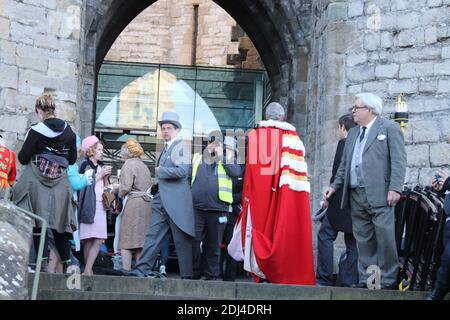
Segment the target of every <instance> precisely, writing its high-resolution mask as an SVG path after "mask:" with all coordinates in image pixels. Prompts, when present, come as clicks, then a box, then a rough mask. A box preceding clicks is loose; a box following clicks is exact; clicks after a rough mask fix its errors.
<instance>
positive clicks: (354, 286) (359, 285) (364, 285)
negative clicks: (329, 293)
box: [352, 282, 367, 289]
mask: <svg viewBox="0 0 450 320" xmlns="http://www.w3.org/2000/svg"><path fill="white" fill-rule="evenodd" d="M352 288H355V289H367V284H365V283H362V282H360V283H355V284H353V285H352Z"/></svg>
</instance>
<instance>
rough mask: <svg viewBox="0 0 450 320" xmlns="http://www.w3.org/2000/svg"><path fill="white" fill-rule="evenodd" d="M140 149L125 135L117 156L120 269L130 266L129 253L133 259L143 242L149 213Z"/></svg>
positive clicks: (147, 173) (148, 180)
mask: <svg viewBox="0 0 450 320" xmlns="http://www.w3.org/2000/svg"><path fill="white" fill-rule="evenodd" d="M143 153H144V150H143V149H142V147H141V145H140V144H139V142H137V141H136V140H134V139H128V140H127V142H126V144H124V145H123V146H122V149H121V156H122V158H123V159H124V160H125V163H124V165H123V166H122V170H121V172H120V180H119V182H120V184H119V189H118V195H119V197H120V198H122V200H123V203H124V208H123V211H122V217H121V223H120V236H119V249H120V252H121V255H122V269H123V270H126V271H128V270H130V269H131V260H132V256H133V255H134V258H135V259H136V261H137V260H138V258H139V255H140V253H141V250H142V247H143V246H144V240H145V235H146V233H147V228H148V225H149V224H150V219H151V216H152V208H151V198H150V187H151V186H152V177H151V173H150V170H149V169H148V167H147V166H146V165H145V164H144V162H143V161H142V160H141V158H140V157H141V155H142V154H143Z"/></svg>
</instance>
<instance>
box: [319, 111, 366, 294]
mask: <svg viewBox="0 0 450 320" xmlns="http://www.w3.org/2000/svg"><path fill="white" fill-rule="evenodd" d="M354 126H356V123H354V122H353V117H352V115H351V114H345V115H343V116H342V117H340V118H339V135H340V137H341V140H339V142H338V145H337V149H336V154H335V156H334V162H333V170H332V177H331V180H330V183H333V181H334V178H335V176H336V172H337V170H338V168H339V164H340V163H341V158H342V152H343V151H344V145H345V139H346V138H347V134H348V131H349V130H350V129H351V128H353V127H354ZM341 197H342V189H341V188H340V189H338V190H337V191H336V193H335V194H334V195H333V196H332V198H330V199H329V202H328V201H327V200H325V201H324V205H323V207H328V210H327V213H326V215H325V216H324V217H323V219H322V224H321V226H320V230H319V232H318V233H317V240H318V241H317V249H318V254H317V272H316V283H317V284H318V285H320V286H333V285H334V281H333V265H334V263H333V260H334V259H333V243H334V241H335V240H336V237H337V235H338V233H339V232H340V231H341V232H344V240H345V248H346V249H345V251H344V252H343V253H342V255H341V258H340V261H339V273H338V281H337V283H339V284H340V285H341V286H343V287H350V286H351V285H353V284H355V283H357V282H358V250H357V248H356V240H355V237H354V236H353V231H352V218H351V216H350V210H349V209H348V208H345V209H341V208H340V199H341Z"/></svg>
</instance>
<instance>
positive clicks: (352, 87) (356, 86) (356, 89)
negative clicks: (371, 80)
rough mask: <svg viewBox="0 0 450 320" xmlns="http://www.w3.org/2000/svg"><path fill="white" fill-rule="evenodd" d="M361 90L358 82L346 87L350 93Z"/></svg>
mask: <svg viewBox="0 0 450 320" xmlns="http://www.w3.org/2000/svg"><path fill="white" fill-rule="evenodd" d="M361 92H362V85H360V84H357V85H353V86H348V87H347V93H348V94H350V95H353V94H357V93H361Z"/></svg>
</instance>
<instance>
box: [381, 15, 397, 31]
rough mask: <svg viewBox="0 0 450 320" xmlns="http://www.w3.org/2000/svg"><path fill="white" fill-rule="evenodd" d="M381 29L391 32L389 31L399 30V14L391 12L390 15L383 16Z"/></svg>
mask: <svg viewBox="0 0 450 320" xmlns="http://www.w3.org/2000/svg"><path fill="white" fill-rule="evenodd" d="M380 29H381V30H389V31H394V30H397V13H396V12H390V13H384V14H382V15H381V22H380Z"/></svg>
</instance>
